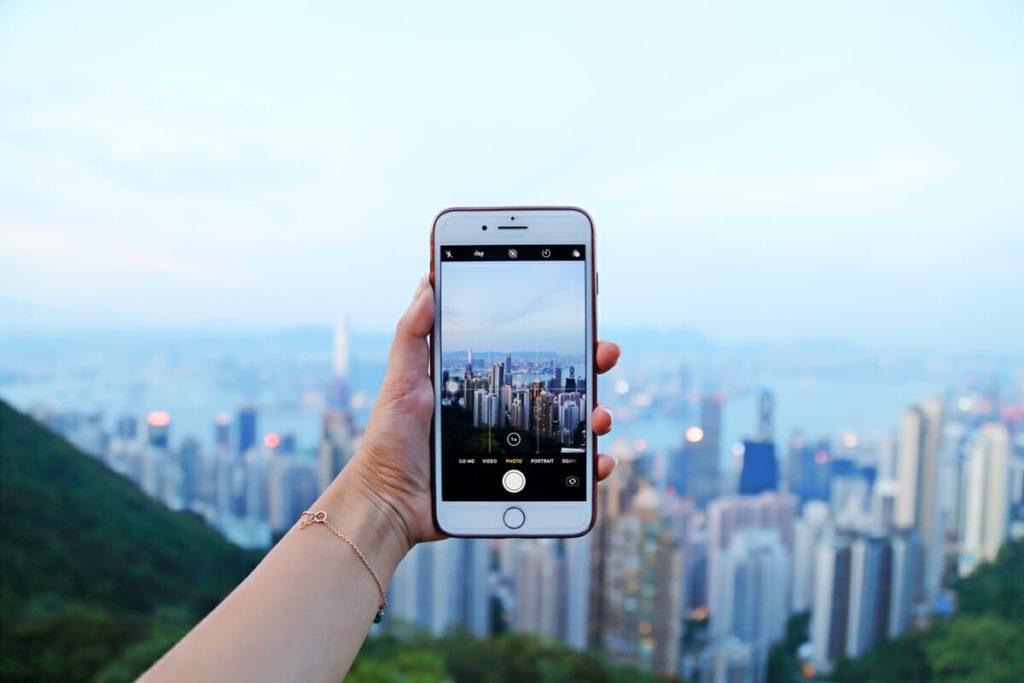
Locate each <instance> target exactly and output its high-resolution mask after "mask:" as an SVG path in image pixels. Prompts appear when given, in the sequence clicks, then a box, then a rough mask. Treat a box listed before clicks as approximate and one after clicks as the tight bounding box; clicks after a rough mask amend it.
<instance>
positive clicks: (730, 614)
mask: <svg viewBox="0 0 1024 683" xmlns="http://www.w3.org/2000/svg"><path fill="white" fill-rule="evenodd" d="M715 568H716V569H715V571H716V572H718V573H719V576H718V579H717V580H716V581H715V582H714V583H713V584H712V586H713V587H712V593H711V631H712V637H713V639H714V642H716V643H722V642H724V641H726V640H728V639H736V640H739V641H740V642H743V643H745V644H747V645H749V646H750V656H751V662H750V668H751V670H752V671H753V672H755V674H754V678H755V680H763V679H764V671H765V665H766V663H767V658H768V650H769V648H770V647H771V645H772V644H774V643H775V642H777V641H778V640H780V639H781V638H782V636H783V635H784V633H785V626H786V619H787V617H788V616H789V609H788V607H789V604H788V595H787V591H786V590H785V586H786V585H787V583H788V581H789V557H788V554H787V553H786V550H785V548H783V546H782V539H781V537H780V536H779V533H778V531H777V530H775V529H744V530H742V531H740V532H739V533H738V534H736V535H735V536H734V537H733V539H732V541H731V542H730V543H729V546H728V548H726V550H725V551H724V552H723V553H722V554H721V555H720V556H719V558H718V562H717V563H716V565H715Z"/></svg>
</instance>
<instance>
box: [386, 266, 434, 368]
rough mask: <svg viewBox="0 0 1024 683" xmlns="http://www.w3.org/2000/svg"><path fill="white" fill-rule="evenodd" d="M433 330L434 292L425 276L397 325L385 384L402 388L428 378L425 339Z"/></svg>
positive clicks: (428, 361) (428, 364)
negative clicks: (409, 383)
mask: <svg viewBox="0 0 1024 683" xmlns="http://www.w3.org/2000/svg"><path fill="white" fill-rule="evenodd" d="M433 326H434V290H433V288H432V287H431V286H430V284H429V282H428V281H427V277H426V276H425V275H424V276H423V278H421V279H420V282H419V285H418V286H417V287H416V293H415V294H414V295H413V298H412V303H411V304H409V308H408V309H406V311H405V314H404V315H402V318H401V319H400V320H399V321H398V326H397V327H396V328H395V340H394V341H393V342H392V343H391V355H390V356H389V357H388V369H387V378H386V379H387V380H388V381H397V382H398V383H399V384H404V383H405V382H406V381H408V380H417V379H420V378H421V377H422V376H424V375H426V374H427V370H428V368H429V366H430V354H429V351H428V349H427V335H428V334H430V330H431V328H432V327H433Z"/></svg>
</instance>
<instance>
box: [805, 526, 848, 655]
mask: <svg viewBox="0 0 1024 683" xmlns="http://www.w3.org/2000/svg"><path fill="white" fill-rule="evenodd" d="M850 557H851V553H850V544H849V541H848V540H847V539H846V538H845V537H843V536H841V535H833V536H831V537H829V538H825V539H823V540H822V542H821V543H820V544H819V545H818V551H817V563H816V567H815V580H814V607H813V608H812V610H811V630H810V632H811V660H812V661H813V662H814V665H815V666H816V667H817V668H818V670H820V671H829V670H831V667H832V662H834V661H835V660H836V658H837V657H839V656H840V655H842V654H843V653H844V652H845V650H846V633H847V627H848V625H849V621H850Z"/></svg>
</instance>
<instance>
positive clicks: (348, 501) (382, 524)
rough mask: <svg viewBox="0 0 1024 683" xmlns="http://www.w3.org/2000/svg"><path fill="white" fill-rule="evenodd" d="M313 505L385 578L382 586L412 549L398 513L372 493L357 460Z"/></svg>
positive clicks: (347, 467)
mask: <svg viewBox="0 0 1024 683" xmlns="http://www.w3.org/2000/svg"><path fill="white" fill-rule="evenodd" d="M315 505H316V507H314V508H313V509H325V510H326V511H327V512H328V513H329V514H330V515H331V518H332V519H335V520H337V521H335V522H334V524H335V526H337V527H338V528H339V529H341V531H342V532H344V533H345V534H346V535H348V536H349V538H351V539H352V541H353V542H354V543H355V544H356V545H357V546H358V547H359V549H360V550H361V551H362V552H363V554H364V555H366V558H367V560H368V561H369V562H370V564H371V566H373V567H374V569H375V570H376V571H377V572H379V573H380V574H381V576H386V577H387V578H386V579H385V582H386V581H387V580H388V579H390V577H391V574H392V573H393V572H394V570H395V567H397V566H398V563H399V562H401V561H402V558H403V557H405V555H406V553H408V552H409V549H410V548H412V545H413V544H412V543H411V542H410V540H409V537H408V534H407V533H406V532H405V529H404V526H403V524H402V520H401V518H400V516H399V515H398V512H397V511H396V510H395V508H394V506H392V505H390V504H389V503H388V502H387V501H385V500H384V499H383V498H382V497H381V496H379V495H378V494H377V493H376V492H374V491H373V489H372V487H371V486H370V485H369V483H368V482H367V480H366V477H365V476H364V475H363V473H362V472H361V471H360V468H359V465H358V458H356V459H355V460H353V461H352V462H350V463H349V464H348V465H347V466H346V467H345V469H344V470H342V472H341V474H339V475H338V477H337V478H335V480H334V481H333V482H332V483H331V485H330V486H328V487H327V490H326V491H324V493H323V495H321V496H320V499H319V500H318V501H317V503H316V504H315Z"/></svg>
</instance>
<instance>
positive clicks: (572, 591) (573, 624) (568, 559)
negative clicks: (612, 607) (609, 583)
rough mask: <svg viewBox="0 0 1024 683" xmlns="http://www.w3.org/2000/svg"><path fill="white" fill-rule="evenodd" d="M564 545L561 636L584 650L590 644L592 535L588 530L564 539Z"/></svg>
mask: <svg viewBox="0 0 1024 683" xmlns="http://www.w3.org/2000/svg"><path fill="white" fill-rule="evenodd" d="M561 545H562V571H561V576H560V584H561V587H560V590H561V592H562V595H561V598H560V603H561V605H562V610H563V616H562V618H561V622H562V633H561V639H562V642H563V643H565V644H566V645H568V646H569V647H572V648H575V649H577V650H583V649H585V648H586V647H587V634H588V631H587V629H588V627H589V623H590V584H591V575H590V571H591V555H592V553H593V550H592V538H591V536H590V535H589V534H588V535H586V536H581V537H579V538H566V539H562V540H561Z"/></svg>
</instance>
